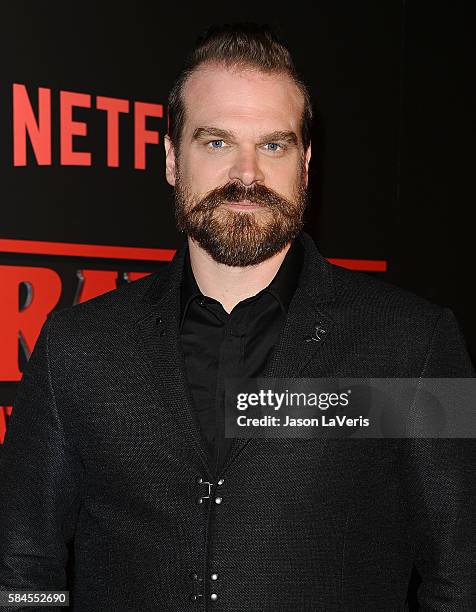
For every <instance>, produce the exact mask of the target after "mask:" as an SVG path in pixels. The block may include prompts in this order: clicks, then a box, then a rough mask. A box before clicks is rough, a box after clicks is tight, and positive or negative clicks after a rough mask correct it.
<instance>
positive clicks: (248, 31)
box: [168, 23, 313, 150]
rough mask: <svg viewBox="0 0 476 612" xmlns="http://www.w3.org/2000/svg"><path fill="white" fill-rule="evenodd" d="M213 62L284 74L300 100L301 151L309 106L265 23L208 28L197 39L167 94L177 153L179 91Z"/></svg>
mask: <svg viewBox="0 0 476 612" xmlns="http://www.w3.org/2000/svg"><path fill="white" fill-rule="evenodd" d="M208 62H217V63H220V64H223V65H224V66H226V67H238V68H257V69H259V70H261V71H263V72H267V73H286V74H288V75H289V76H290V77H291V78H292V80H293V81H294V82H295V84H296V85H297V87H298V88H299V90H300V92H301V93H302V95H303V98H304V110H303V113H302V117H301V138H302V142H303V145H304V149H307V148H308V146H309V144H310V142H311V125H312V115H313V113H312V103H311V97H310V94H309V91H308V89H307V87H306V85H305V83H304V82H303V80H302V79H301V78H300V76H299V74H298V72H297V70H296V67H295V65H294V62H293V59H292V57H291V54H290V52H289V50H288V49H287V48H286V46H285V45H284V44H283V43H282V42H280V41H279V40H278V38H277V37H276V35H275V34H274V32H272V31H271V29H270V27H269V26H268V25H266V24H263V25H259V24H255V23H233V24H224V25H220V26H211V27H210V28H208V30H206V32H205V33H204V34H203V35H202V36H200V37H199V38H198V40H197V42H196V44H195V47H194V48H193V49H192V51H191V53H190V54H189V56H188V58H187V59H186V62H185V66H184V68H183V70H182V72H181V73H180V74H179V76H178V77H177V79H176V81H175V83H174V84H173V86H172V89H171V90H170V94H169V100H168V103H169V109H168V135H169V137H170V139H171V141H172V144H173V145H174V147H175V148H176V149H177V150H178V147H179V144H180V140H181V136H182V130H183V126H184V123H185V105H184V101H183V88H184V85H185V82H186V81H187V79H188V78H189V77H190V75H191V74H192V73H193V72H194V71H195V70H196V69H197V68H198V67H199V66H201V65H202V64H205V63H208Z"/></svg>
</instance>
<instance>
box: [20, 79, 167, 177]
mask: <svg viewBox="0 0 476 612" xmlns="http://www.w3.org/2000/svg"><path fill="white" fill-rule="evenodd" d="M131 106H133V114H134V168H136V169H137V170H146V168H147V154H146V153H147V145H158V144H159V132H158V131H157V130H151V129H147V127H146V120H147V118H148V117H155V118H158V119H162V118H163V106H162V104H153V103H150V102H134V103H133V105H132V104H130V103H129V100H123V99H121V98H109V97H105V96H96V99H95V108H96V109H97V110H99V111H101V112H105V113H106V115H107V128H106V129H107V165H108V166H109V167H111V168H117V167H118V166H119V142H120V133H119V131H120V130H119V116H120V114H121V113H123V114H129V113H130V112H131ZM37 107H38V111H37V114H36V115H35V112H34V110H33V107H32V103H31V100H30V97H29V95H28V92H27V89H26V87H25V85H22V84H19V83H14V84H13V165H14V166H26V165H27V138H28V139H29V141H30V143H31V146H32V149H33V152H34V155H35V158H36V162H37V164H38V165H40V166H50V165H51V157H52V156H51V127H52V123H51V121H52V120H51V89H49V88H47V87H39V88H38V92H37ZM59 107H60V117H59V121H60V164H61V165H62V166H91V165H92V153H91V152H88V151H75V150H74V146H73V145H74V138H77V137H84V136H86V135H87V130H88V126H87V123H85V122H84V121H77V120H74V119H73V111H74V109H75V108H86V109H91V108H92V96H91V95H90V94H85V93H78V92H73V91H60V92H59Z"/></svg>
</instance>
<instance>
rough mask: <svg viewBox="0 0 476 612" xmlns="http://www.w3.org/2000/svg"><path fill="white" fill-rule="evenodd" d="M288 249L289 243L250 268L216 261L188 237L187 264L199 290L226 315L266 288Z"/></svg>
mask: <svg viewBox="0 0 476 612" xmlns="http://www.w3.org/2000/svg"><path fill="white" fill-rule="evenodd" d="M290 246H291V242H289V243H288V244H287V245H286V246H285V247H284V248H283V250H282V251H280V252H279V253H276V254H275V255H273V256H271V257H269V258H268V259H266V260H265V261H263V262H261V263H259V264H256V265H253V266H245V267H240V266H227V265H225V264H221V263H218V262H216V261H215V260H214V259H213V258H212V257H211V256H210V255H209V254H208V253H207V252H206V251H205V250H204V249H202V248H201V247H200V246H199V245H198V243H197V242H195V241H194V240H193V239H192V238H190V237H189V238H188V247H189V252H190V264H191V266H192V271H193V275H194V276H195V280H196V281H197V285H198V287H199V289H200V291H201V292H202V293H203V295H206V296H208V297H211V298H213V299H215V300H218V301H219V302H220V304H221V305H222V306H223V308H224V309H225V311H226V312H227V313H230V312H231V311H232V310H233V308H234V307H235V306H236V305H237V304H238V303H239V302H241V301H242V300H244V299H246V298H247V297H251V296H252V295H256V294H257V293H259V292H260V291H261V290H262V289H264V288H265V287H267V286H268V285H269V283H270V282H271V281H272V280H273V278H274V277H275V275H276V273H277V271H278V270H279V267H280V266H281V264H282V262H283V260H284V258H285V256H286V253H287V252H288V250H289V248H290Z"/></svg>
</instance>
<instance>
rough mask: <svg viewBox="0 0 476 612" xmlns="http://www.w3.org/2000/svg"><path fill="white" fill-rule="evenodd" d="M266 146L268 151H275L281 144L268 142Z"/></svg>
mask: <svg viewBox="0 0 476 612" xmlns="http://www.w3.org/2000/svg"><path fill="white" fill-rule="evenodd" d="M266 146H268V147H269V149H268V151H277V150H278V148H279V147H280V146H281V145H279V144H278V143H277V142H268V143H267V145H266Z"/></svg>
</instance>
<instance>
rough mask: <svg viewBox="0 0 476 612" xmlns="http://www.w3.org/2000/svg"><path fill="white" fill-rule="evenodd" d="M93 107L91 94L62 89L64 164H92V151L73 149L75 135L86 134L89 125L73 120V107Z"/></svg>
mask: <svg viewBox="0 0 476 612" xmlns="http://www.w3.org/2000/svg"><path fill="white" fill-rule="evenodd" d="M74 106H80V107H83V108H91V96H90V95H89V94H82V93H76V92H74V91H60V159H61V165H64V166H90V165H91V153H89V152H86V151H73V136H86V134H87V130H88V128H87V125H86V123H84V122H83V121H73V107H74Z"/></svg>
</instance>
